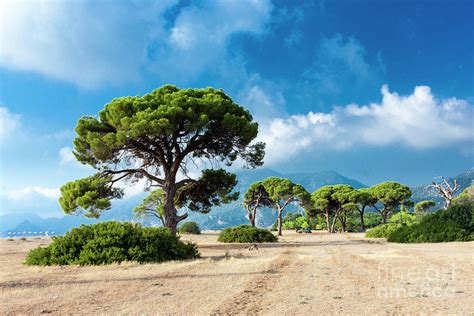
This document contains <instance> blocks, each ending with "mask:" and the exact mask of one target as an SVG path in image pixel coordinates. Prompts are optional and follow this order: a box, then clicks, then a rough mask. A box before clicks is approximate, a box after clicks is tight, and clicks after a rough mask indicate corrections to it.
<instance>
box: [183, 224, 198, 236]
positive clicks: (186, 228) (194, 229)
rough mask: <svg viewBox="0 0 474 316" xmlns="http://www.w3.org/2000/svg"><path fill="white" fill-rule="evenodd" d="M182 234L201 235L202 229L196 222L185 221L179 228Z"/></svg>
mask: <svg viewBox="0 0 474 316" xmlns="http://www.w3.org/2000/svg"><path fill="white" fill-rule="evenodd" d="M178 232H179V233H180V234H195V235H199V234H200V233H201V230H200V229H199V226H198V223H196V222H184V223H183V224H181V225H180V226H179V228H178Z"/></svg>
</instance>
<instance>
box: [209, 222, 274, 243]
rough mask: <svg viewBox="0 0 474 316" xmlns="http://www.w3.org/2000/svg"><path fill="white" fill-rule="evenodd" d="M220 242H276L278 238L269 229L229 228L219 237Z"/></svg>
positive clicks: (242, 226) (244, 226)
mask: <svg viewBox="0 0 474 316" xmlns="http://www.w3.org/2000/svg"><path fill="white" fill-rule="evenodd" d="M218 241H221V242H238V243H260V242H276V241H278V238H277V237H276V236H275V235H273V234H272V233H271V232H270V231H269V230H268V229H262V228H256V227H252V226H250V225H240V226H235V227H228V228H226V229H224V230H223V231H222V232H221V234H220V235H219V239H218Z"/></svg>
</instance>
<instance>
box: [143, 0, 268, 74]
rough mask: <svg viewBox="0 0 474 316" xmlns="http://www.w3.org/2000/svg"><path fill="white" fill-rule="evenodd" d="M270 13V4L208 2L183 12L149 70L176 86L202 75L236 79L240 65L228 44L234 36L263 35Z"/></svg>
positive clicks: (233, 0)
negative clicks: (244, 34)
mask: <svg viewBox="0 0 474 316" xmlns="http://www.w3.org/2000/svg"><path fill="white" fill-rule="evenodd" d="M272 9H273V6H272V4H271V2H270V0H263V1H260V0H247V1H243V0H227V1H223V0H221V1H210V0H208V1H202V2H201V3H199V4H192V5H190V6H188V7H185V8H183V9H182V10H181V11H180V12H179V14H178V15H177V17H176V19H175V21H174V24H173V25H172V27H171V28H170V31H169V34H168V36H167V38H166V39H165V41H164V42H163V43H161V45H157V47H156V49H155V52H154V55H153V56H151V59H152V60H153V61H154V62H152V65H153V69H155V71H156V72H158V73H159V74H160V75H161V76H162V77H163V78H166V79H167V80H172V81H178V82H179V81H191V80H193V79H195V78H196V77H197V76H198V75H199V74H202V73H203V72H207V73H212V74H213V76H212V77H216V76H224V77H226V78H228V77H231V76H229V74H232V76H237V77H238V78H240V77H239V76H238V75H237V73H241V72H242V70H241V69H240V68H241V67H243V64H242V63H241V62H239V61H238V60H236V59H238V58H237V57H236V56H235V55H237V52H236V51H235V50H233V49H231V48H229V43H230V40H231V38H232V36H234V35H236V34H242V33H246V34H251V35H254V36H258V35H261V34H264V33H265V26H266V24H267V23H268V22H269V20H270V17H271V12H272ZM171 61H172V62H171ZM176 61H178V62H176ZM173 77H174V78H173Z"/></svg>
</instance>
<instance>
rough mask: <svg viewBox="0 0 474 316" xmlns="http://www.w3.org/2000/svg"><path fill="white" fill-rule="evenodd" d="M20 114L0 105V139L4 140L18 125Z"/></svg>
mask: <svg viewBox="0 0 474 316" xmlns="http://www.w3.org/2000/svg"><path fill="white" fill-rule="evenodd" d="M20 118H21V117H20V115H18V114H14V113H11V112H10V111H9V110H8V109H7V108H5V107H0V140H1V141H4V140H5V139H6V138H7V137H8V136H9V135H10V134H11V133H12V132H13V131H14V130H16V129H17V128H18V127H20Z"/></svg>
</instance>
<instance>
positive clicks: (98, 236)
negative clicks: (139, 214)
mask: <svg viewBox="0 0 474 316" xmlns="http://www.w3.org/2000/svg"><path fill="white" fill-rule="evenodd" d="M52 238H53V242H52V243H51V244H50V245H48V246H47V247H45V248H41V247H39V248H36V249H33V250H31V251H30V252H29V253H28V256H27V258H26V261H25V263H26V264H28V265H69V264H79V265H100V264H110V263H115V262H116V263H119V262H122V261H136V262H139V263H148V262H163V261H168V260H183V259H192V258H197V257H199V253H198V251H197V247H196V245H195V244H192V243H185V242H182V241H181V240H179V237H176V236H173V235H172V234H171V232H170V231H169V230H168V229H166V228H155V227H142V226H141V225H139V224H134V223H128V222H124V223H120V222H113V221H111V222H102V223H98V224H94V225H82V226H81V227H79V228H74V229H72V230H70V231H69V232H67V233H66V234H65V235H64V236H55V237H52Z"/></svg>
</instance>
